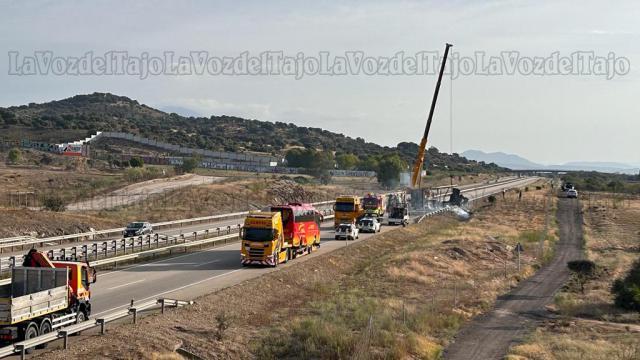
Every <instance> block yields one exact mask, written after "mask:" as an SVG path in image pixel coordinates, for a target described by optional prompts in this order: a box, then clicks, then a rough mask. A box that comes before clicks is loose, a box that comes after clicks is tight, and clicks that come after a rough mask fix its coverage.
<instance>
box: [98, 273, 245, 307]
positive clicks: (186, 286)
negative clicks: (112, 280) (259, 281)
mask: <svg viewBox="0 0 640 360" xmlns="http://www.w3.org/2000/svg"><path fill="white" fill-rule="evenodd" d="M242 270H244V268H243V269H236V270H232V271H229V272H226V273H224V274H218V275H215V276H211V277H208V278H206V279H202V280H198V281H196V282H192V283H191V284H187V285H183V286H180V287H178V288H175V289H171V290H167V291H163V292H161V293H158V294H155V295H151V296H149V297H146V298H144V299H140V300H137V301H146V300H149V299H153V298H156V299H157V298H158V297H160V296H162V295H165V294H169V293H172V292H175V291H180V290H182V289H186V288H188V287H191V286H195V285H198V284H201V283H203V282H206V281H209V280H213V279H216V278H219V277H222V276H226V275H230V274H233V273H235V272H238V271H242ZM127 306H129V304H125V305H120V306H116V307H114V308H111V309H109V310H105V311H101V312H99V313H97V314H95V315H92V316H93V317H94V318H97V317H98V315H102V314H105V313H108V312H111V311H114V310H118V309H120V308H124V307H127Z"/></svg>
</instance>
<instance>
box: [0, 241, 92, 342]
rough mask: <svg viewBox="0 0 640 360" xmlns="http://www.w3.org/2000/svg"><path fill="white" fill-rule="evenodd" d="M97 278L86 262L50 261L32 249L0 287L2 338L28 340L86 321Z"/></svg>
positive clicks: (8, 340) (0, 332)
mask: <svg viewBox="0 0 640 360" xmlns="http://www.w3.org/2000/svg"><path fill="white" fill-rule="evenodd" d="M96 279H97V278H96V272H95V269H93V268H91V267H90V266H89V265H88V264H86V263H82V262H76V261H51V260H50V259H49V258H48V257H47V256H46V255H45V254H43V253H41V252H39V251H37V250H36V249H31V250H30V251H29V253H28V254H27V255H26V257H25V260H24V263H23V267H18V268H15V267H14V268H13V269H12V271H11V283H10V284H6V285H2V286H0V341H1V342H3V343H9V342H14V341H23V340H28V339H32V338H34V337H36V336H39V335H43V334H46V333H49V332H51V331H53V330H56V329H57V328H60V327H62V326H64V325H69V324H72V323H80V322H83V321H85V320H86V319H88V318H89V316H90V315H91V303H90V299H91V290H90V284H92V283H95V282H96ZM43 347H44V346H43ZM32 351H33V349H28V350H27V351H26V352H27V353H30V352H32Z"/></svg>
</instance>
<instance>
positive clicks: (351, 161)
mask: <svg viewBox="0 0 640 360" xmlns="http://www.w3.org/2000/svg"><path fill="white" fill-rule="evenodd" d="M358 162H359V159H358V157H357V156H356V155H354V154H340V155H337V156H336V163H337V164H338V169H343V170H353V169H355V168H356V166H357V165H358Z"/></svg>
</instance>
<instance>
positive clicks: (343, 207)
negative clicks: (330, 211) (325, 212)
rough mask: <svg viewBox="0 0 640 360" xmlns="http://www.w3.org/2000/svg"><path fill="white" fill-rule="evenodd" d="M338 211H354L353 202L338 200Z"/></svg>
mask: <svg viewBox="0 0 640 360" xmlns="http://www.w3.org/2000/svg"><path fill="white" fill-rule="evenodd" d="M336 211H353V203H348V202H337V203H336Z"/></svg>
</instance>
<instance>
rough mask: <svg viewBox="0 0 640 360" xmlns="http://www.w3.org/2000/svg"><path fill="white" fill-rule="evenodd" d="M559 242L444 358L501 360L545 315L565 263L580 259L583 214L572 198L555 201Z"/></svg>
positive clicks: (560, 282) (563, 275) (460, 336)
mask: <svg viewBox="0 0 640 360" xmlns="http://www.w3.org/2000/svg"><path fill="white" fill-rule="evenodd" d="M558 200H559V201H558V213H557V220H558V224H559V226H560V240H559V241H558V244H557V246H556V250H555V256H554V258H553V260H552V261H551V262H550V263H549V264H548V265H547V266H546V267H544V268H543V269H541V270H540V271H538V272H537V273H536V274H535V275H534V276H532V277H531V278H529V279H527V280H525V281H523V282H522V283H521V284H520V285H519V286H518V287H517V288H515V289H514V290H513V291H511V292H510V293H509V294H507V295H504V296H502V297H500V298H499V299H498V301H497V302H496V305H495V308H494V309H493V310H492V311H491V312H489V313H487V314H486V315H484V316H481V317H480V318H478V319H476V320H474V321H473V322H472V323H470V324H469V325H468V326H466V327H465V328H463V329H462V331H461V332H460V333H459V334H458V335H457V336H456V339H455V342H454V343H453V344H451V345H450V346H449V347H448V348H447V349H446V351H445V359H449V360H471V359H480V360H486V359H502V358H504V356H505V355H506V354H507V350H508V349H509V346H511V345H512V344H513V343H514V342H515V341H517V340H518V339H519V338H521V337H522V336H523V335H525V334H526V333H527V331H528V330H529V329H531V328H532V326H534V325H535V324H536V322H538V321H539V320H541V319H543V318H544V317H546V316H547V313H546V311H545V309H544V306H545V305H546V304H548V303H550V302H552V301H553V296H554V294H555V292H556V291H557V290H558V289H559V288H560V287H561V286H562V285H563V284H564V283H565V281H566V280H567V279H568V277H569V272H568V270H567V265H566V264H567V262H568V261H570V260H574V259H579V258H582V256H583V255H582V244H583V236H582V215H581V214H580V205H579V203H578V201H577V200H574V199H558Z"/></svg>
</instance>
